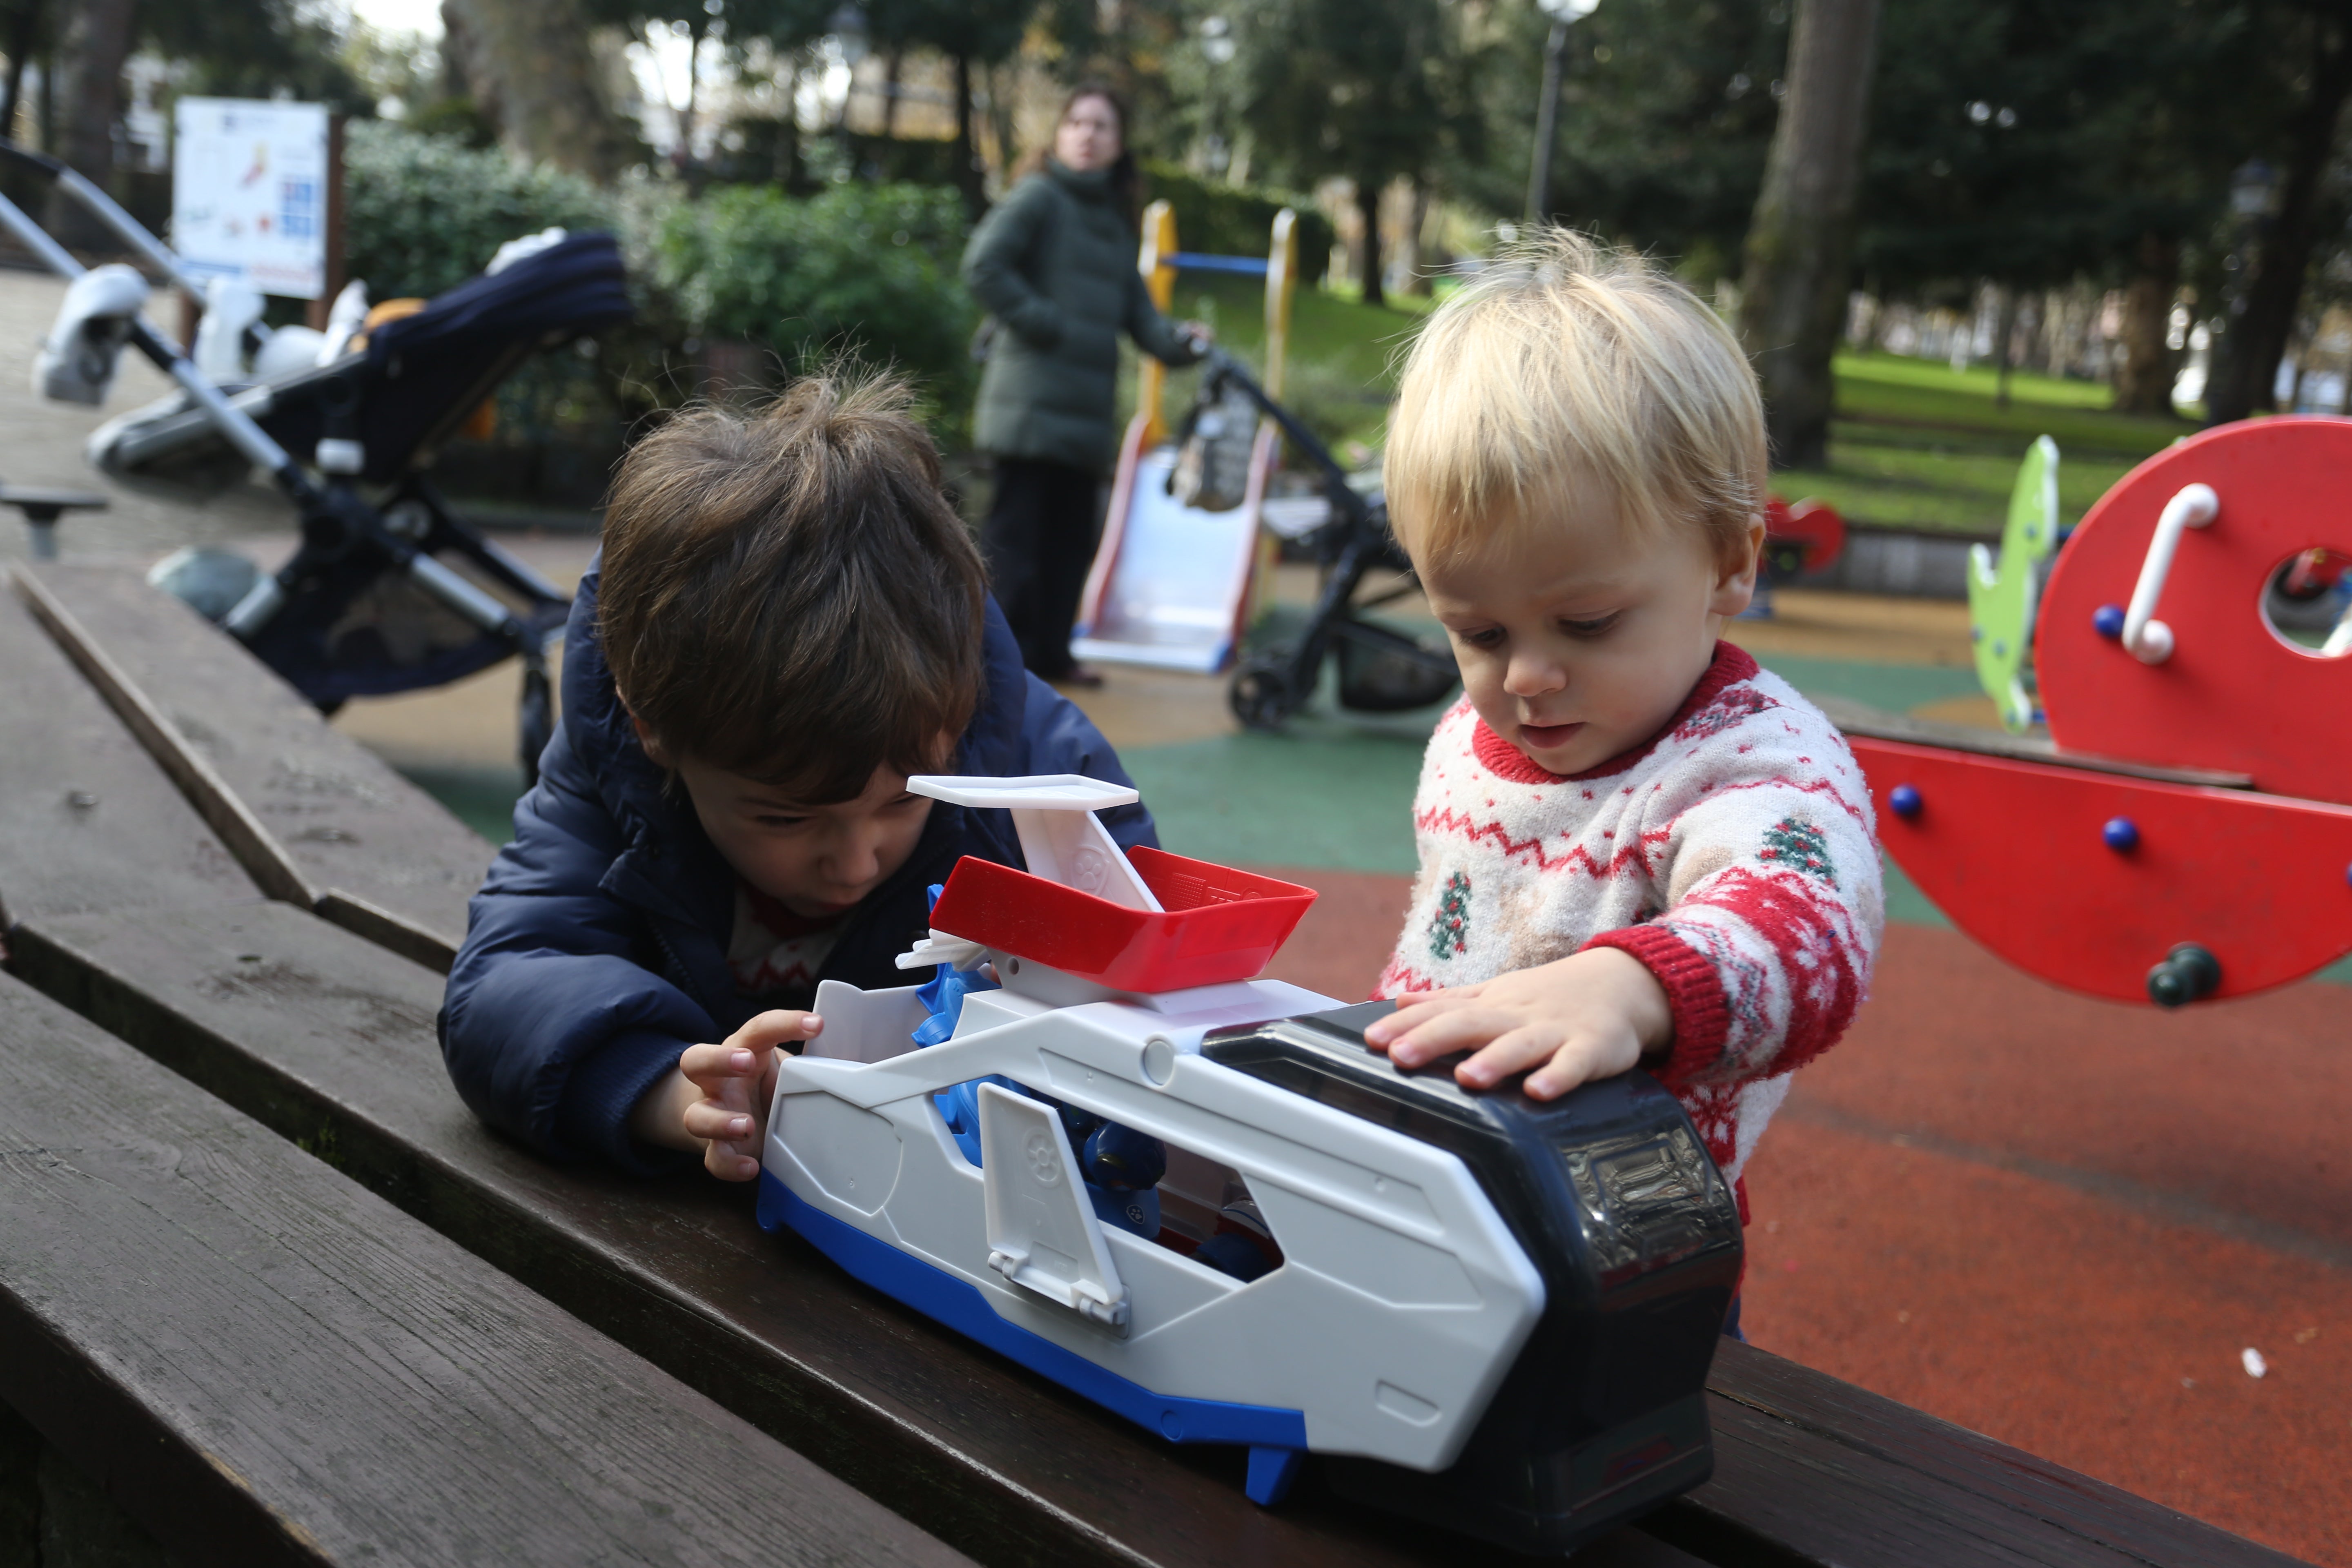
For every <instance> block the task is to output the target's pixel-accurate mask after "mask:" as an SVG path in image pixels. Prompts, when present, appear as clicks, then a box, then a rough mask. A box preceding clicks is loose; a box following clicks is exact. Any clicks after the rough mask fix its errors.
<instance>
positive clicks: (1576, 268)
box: [1385, 228, 1767, 561]
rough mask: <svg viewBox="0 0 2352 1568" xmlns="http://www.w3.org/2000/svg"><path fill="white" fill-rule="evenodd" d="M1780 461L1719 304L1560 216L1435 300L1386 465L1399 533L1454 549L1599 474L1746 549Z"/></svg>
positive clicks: (1512, 523) (1528, 522)
mask: <svg viewBox="0 0 2352 1568" xmlns="http://www.w3.org/2000/svg"><path fill="white" fill-rule="evenodd" d="M1766 471H1767V468H1766V458H1765V443H1764V409H1763V402H1762V399H1761V398H1760V397H1759V396H1758V395H1757V390H1756V376H1755V373H1754V372H1753V371H1751V370H1750V369H1749V368H1748V360H1747V357H1746V356H1745V355H1744V354H1742V353H1740V351H1739V345H1738V342H1736V341H1735V340H1734V339H1733V337H1732V335H1731V333H1730V331H1728V330H1727V328H1726V327H1725V326H1724V324H1723V322H1722V321H1720V320H1719V319H1717V316H1716V314H1715V312H1714V311H1713V310H1709V309H1708V308H1707V307H1706V305H1705V304H1703V303H1702V302H1700V300H1698V298H1697V297H1696V295H1694V294H1692V293H1691V291H1690V290H1689V289H1685V287H1683V285H1682V284H1680V283H1678V282H1676V281H1675V279H1672V278H1670V277H1668V276H1666V275H1665V274H1664V273H1663V272H1661V271H1659V270H1658V269H1657V268H1654V267H1653V266H1651V265H1650V264H1649V263H1648V262H1647V261H1645V260H1643V258H1641V257H1639V256H1636V255H1633V254H1632V253H1630V252H1628V251H1624V250H1621V249H1618V248H1616V247H1612V246H1608V245H1604V244H1602V243H1601V242H1600V241H1598V240H1595V239H1593V238H1591V237H1588V236H1585V235H1581V234H1577V233H1574V232H1572V231H1570V230H1568V229H1561V228H1544V229H1541V230H1538V232H1536V233H1535V234H1534V235H1532V236H1530V237H1528V238H1525V239H1522V240H1519V241H1517V242H1516V243H1514V244H1511V245H1509V246H1507V247H1505V248H1504V249H1503V250H1501V251H1500V252H1499V253H1497V254H1496V257H1495V258H1494V259H1493V260H1492V261H1490V262H1489V263H1488V264H1487V266H1486V269H1485V270H1484V271H1482V272H1481V273H1479V274H1478V275H1477V277H1475V279H1472V280H1471V281H1470V282H1469V283H1468V284H1467V285H1465V287H1464V288H1463V289H1461V290H1460V291H1459V292H1458V293H1456V294H1454V296H1452V297H1451V298H1450V299H1448V300H1446V301H1445V302H1444V304H1442V305H1440V306H1439V307H1438V308H1437V310H1435V311H1433V313H1432V314H1431V316H1430V318H1429V322H1428V324H1427V325H1426V326H1425V327H1423V329H1422V331H1421V334H1420V336H1419V337H1418V338H1417V339H1416V340H1415V341H1414V342H1413V345H1412V352H1411V353H1410V354H1409V355H1408V356H1407V357H1406V360H1405V367H1404V375H1403V380H1402V385H1401V386H1400V388H1399V390H1398V394H1397V405H1396V411H1395V413H1394V415H1393V416H1391V420H1390V423H1389V443H1388V457H1387V461H1386V475H1385V478H1386V484H1387V489H1388V498H1389V509H1390V512H1391V516H1392V517H1394V518H1396V519H1398V520H1399V529H1398V532H1399V535H1400V537H1402V538H1404V539H1406V540H1407V541H1408V542H1410V543H1411V544H1412V545H1413V546H1414V547H1415V548H1416V551H1417V552H1421V553H1424V554H1426V555H1429V556H1434V557H1437V558H1440V559H1444V558H1447V557H1454V556H1460V555H1462V554H1465V553H1467V552H1471V551H1473V550H1474V549H1476V548H1479V547H1481V546H1483V545H1486V544H1487V543H1489V542H1492V541H1493V540H1494V539H1495V537H1496V529H1497V528H1498V527H1499V528H1507V529H1514V530H1516V529H1519V528H1527V527H1533V526H1539V521H1540V519H1541V518H1542V516H1543V514H1545V513H1546V512H1547V511H1548V510H1551V509H1552V508H1553V507H1555V506H1557V505H1558V504H1559V503H1560V502H1562V501H1563V500H1565V499H1566V495H1567V492H1568V491H1569V490H1570V489H1572V488H1573V487H1575V486H1577V485H1578V484H1580V483H1584V484H1592V483H1598V484H1599V485H1600V486H1601V487H1602V488H1603V489H1605V490H1607V491H1609V492H1610V493H1612V495H1613V497H1614V499H1615V500H1616V502H1617V506H1618V510H1619V514H1620V515H1621V516H1622V518H1623V519H1624V520H1625V521H1626V522H1627V523H1628V524H1629V525H1631V526H1633V527H1636V528H1642V529H1645V530H1647V529H1655V528H1659V527H1662V526H1666V525H1670V524H1675V523H1684V524H1691V525H1696V527H1698V528H1699V529H1701V530H1702V531H1705V532H1706V535H1707V537H1708V538H1709V540H1710V541H1711V542H1712V543H1713V545H1714V548H1715V552H1716V555H1717V559H1718V560H1723V561H1737V560H1739V559H1741V558H1742V557H1743V556H1744V555H1745V554H1746V552H1747V547H1748V546H1747V540H1748V522H1749V519H1750V518H1751V517H1753V516H1755V515H1756V514H1758V513H1759V512H1761V511H1762V510H1764V487H1765V475H1766Z"/></svg>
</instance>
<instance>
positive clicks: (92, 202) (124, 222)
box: [0, 142, 205, 300]
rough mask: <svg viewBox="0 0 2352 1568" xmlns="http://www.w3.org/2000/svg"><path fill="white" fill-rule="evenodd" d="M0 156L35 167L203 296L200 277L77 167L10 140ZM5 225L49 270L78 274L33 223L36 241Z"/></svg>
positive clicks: (159, 266)
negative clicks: (63, 264)
mask: <svg viewBox="0 0 2352 1568" xmlns="http://www.w3.org/2000/svg"><path fill="white" fill-rule="evenodd" d="M0 158H6V159H8V160H10V161H11V162H13V163H22V164H24V165H25V166H26V167H27V168H31V169H37V170H39V171H40V172H41V173H43V174H47V175H48V176H49V178H50V179H52V180H54V181H56V182H57V185H58V189H59V190H61V191H63V192H65V194H66V195H68V196H71V197H72V198H73V199H74V200H75V201H77V202H79V203H80V204H81V205H83V206H85V207H88V208H89V211H90V213H91V215H92V216H95V217H96V218H97V219H98V220H99V221H100V223H102V224H104V225H106V226H107V227H108V228H110V229H112V230H113V231H114V234H115V237H117V238H119V239H121V241H122V243H123V244H125V245H127V246H129V247H131V249H133V250H135V251H137V252H138V253H139V254H140V256H141V257H142V258H145V260H146V261H147V263H148V265H149V266H151V267H153V268H156V269H157V270H158V271H161V272H163V273H165V274H166V275H168V276H169V277H170V278H171V279H172V281H173V282H174V283H176V284H178V285H179V286H180V287H181V288H183V289H186V290H187V291H188V292H189V293H190V294H193V295H194V296H195V298H196V299H197V300H203V299H204V297H205V280H204V279H202V278H201V277H199V276H197V275H196V273H195V272H194V271H193V270H191V269H190V268H189V267H188V264H187V263H186V262H184V261H182V260H181V259H180V258H178V257H177V256H175V255H173V253H172V251H171V248H170V247H167V246H165V245H164V244H163V243H162V242H161V241H160V240H158V239H157V238H156V237H154V236H153V235H152V234H149V233H148V232H147V230H146V229H145V228H144V227H142V226H141V225H140V223H139V220H138V219H136V218H134V217H132V216H131V215H130V214H129V213H127V212H124V211H123V210H122V208H121V205H118V204H117V203H116V202H115V199H114V198H113V197H112V196H110V195H107V194H106V193H105V192H104V191H102V190H100V188H99V187H98V186H97V185H95V184H91V183H90V181H89V180H88V179H87V178H85V177H84V176H83V174H82V173H81V171H80V170H79V169H77V168H75V167H74V166H73V165H72V164H70V163H64V162H62V161H61V160H58V159H56V158H52V157H50V156H49V155H48V154H47V153H36V152H34V151H33V150H32V149H31V148H29V147H19V146H17V145H16V143H15V142H0ZM18 216H23V215H22V214H19V215H18ZM9 227H10V228H11V229H14V230H15V231H16V237H18V238H19V239H22V240H24V241H25V243H26V244H27V245H30V246H32V247H33V248H34V249H35V250H37V251H39V252H40V253H41V259H42V260H44V261H46V262H47V263H48V264H49V266H50V267H51V268H53V269H55V270H57V271H58V272H59V273H61V274H62V275H63V276H65V277H67V278H75V277H79V276H80V269H79V267H77V268H76V269H75V270H73V271H67V270H66V269H65V268H63V267H62V266H60V265H59V261H58V258H61V257H66V252H65V248H64V247H62V246H60V245H58V242H57V241H55V240H53V239H51V238H50V237H48V236H47V234H42V233H41V232H40V230H39V228H38V226H35V228H34V231H33V232H34V233H35V234H39V235H40V238H39V239H38V240H37V241H36V240H35V239H34V238H33V237H32V236H31V235H27V234H26V232H25V230H24V229H23V228H21V227H19V226H17V225H16V224H15V223H11V224H10V225H9ZM67 259H71V258H67Z"/></svg>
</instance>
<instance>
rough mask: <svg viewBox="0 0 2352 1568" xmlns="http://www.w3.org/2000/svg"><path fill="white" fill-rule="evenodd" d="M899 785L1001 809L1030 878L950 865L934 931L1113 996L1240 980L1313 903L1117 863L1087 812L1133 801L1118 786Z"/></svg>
mask: <svg viewBox="0 0 2352 1568" xmlns="http://www.w3.org/2000/svg"><path fill="white" fill-rule="evenodd" d="M907 787H908V789H909V790H912V791H913V792H914V793H916V794H917V795H929V796H931V797H932V798H933V799H936V800H944V801H949V802H951V803H953V804H955V805H962V806H966V807H971V808H974V809H982V810H986V809H1001V810H1007V811H1010V812H1011V813H1012V814H1013V828H1014V830H1015V831H1016V832H1018V833H1019V834H1020V836H1021V853H1022V857H1023V858H1024V859H1026V860H1027V861H1028V862H1029V866H1030V869H1029V870H1026V871H1016V870H1014V869H1013V868H1011V867H1009V866H999V865H996V864H994V863H993V862H991V861H987V860H977V859H974V858H971V857H970V856H966V857H965V858H963V859H961V860H960V861H958V862H957V863H956V868H955V870H954V871H953V872H952V873H951V874H950V876H949V878H948V880H947V886H946V887H945V888H944V889H941V891H940V900H939V903H938V904H937V905H936V906H935V907H934V908H933V909H932V910H931V929H932V931H935V932H936V933H938V934H939V935H940V936H945V937H952V938H957V939H959V940H961V941H962V942H971V943H973V944H974V945H976V946H979V947H984V948H989V949H992V950H993V951H994V952H1000V953H1003V954H1006V955H1007V956H1013V957H1019V958H1024V959H1027V960H1029V961H1030V962H1032V963H1042V964H1044V965H1045V966H1046V967H1047V968H1049V969H1058V970H1060V971H1062V972H1063V973H1066V974H1073V975H1076V976H1077V977H1078V978H1080V979H1082V980H1091V981H1093V982H1095V983H1096V984H1099V985H1107V986H1109V987H1111V988H1112V989H1114V990H1118V991H1134V992H1141V993H1144V994H1152V993H1157V992H1162V991H1182V990H1187V989H1190V988H1191V987H1192V986H1196V985H1219V984H1225V983H1226V982H1228V981H1235V980H1248V979H1252V978H1254V977H1255V975H1256V974H1257V973H1259V971H1261V970H1263V969H1264V968H1265V965H1266V962H1267V960H1269V959H1271V958H1272V957H1273V956H1274V955H1275V952H1276V950H1277V949H1279V948H1280V947H1281V946H1282V944H1283V943H1284V942H1286V941H1288V940H1289V937H1290V933H1291V931H1293V930H1295V929H1296V928H1297V924H1298V921H1299V917H1300V916H1302V915H1304V914H1305V913H1306V912H1307V905H1309V904H1311V903H1313V902H1314V901H1315V891H1314V889H1311V888H1302V887H1299V886H1298V885H1297V883H1295V882H1285V881H1280V880H1277V879H1275V878H1272V877H1261V876H1257V875H1255V874H1253V873H1251V872H1248V871H1237V870H1235V869H1234V868H1232V867H1230V866H1218V865H1214V864H1212V863H1211V862H1209V861H1206V860H1188V859H1186V858H1184V857H1183V856H1181V855H1170V854H1167V853H1166V852H1164V851H1162V850H1158V849H1151V848H1144V847H1139V848H1137V849H1136V850H1135V851H1133V853H1132V854H1129V853H1125V852H1122V851H1121V850H1120V848H1119V847H1118V844H1117V842H1116V841H1114V840H1113V839H1112V838H1111V837H1110V835H1109V834H1108V832H1106V831H1105V830H1104V828H1103V826H1102V824H1101V823H1100V822H1098V821H1097V820H1096V819H1095V815H1094V814H1095V813H1096V812H1097V811H1098V810H1102V809H1104V808H1106V807H1109V806H1115V805H1126V804H1128V803H1129V802H1130V801H1133V800H1135V799H1136V798H1137V795H1136V792H1135V791H1134V790H1133V789H1131V788H1129V787H1127V786H1124V785H1119V784H1106V783H1104V782H1103V781H1101V780H1099V779H1090V778H1086V777H1083V776H1082V775H1079V774H1076V773H1056V774H1048V775H1041V776H1037V777H1032V778H1010V779H998V778H977V777H968V778H951V777H945V776H939V775H926V776H919V777H916V778H911V779H908V781H907ZM927 945H928V944H927ZM912 956H913V955H909V957H910V958H911V957H912ZM900 962H901V963H902V964H903V963H907V962H908V960H901V961H900ZM959 962H961V960H959Z"/></svg>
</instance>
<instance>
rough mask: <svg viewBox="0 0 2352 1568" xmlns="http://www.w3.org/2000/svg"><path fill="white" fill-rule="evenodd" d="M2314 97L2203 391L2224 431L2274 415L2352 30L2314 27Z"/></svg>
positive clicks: (2348, 67)
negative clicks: (2234, 423) (2251, 417)
mask: <svg viewBox="0 0 2352 1568" xmlns="http://www.w3.org/2000/svg"><path fill="white" fill-rule="evenodd" d="M2314 26H2315V30H2316V33H2317V36H2316V37H2315V38H2314V39H2313V40H2312V51H2311V53H2312V72H2311V90H2310V93H2309V96H2307V97H2306V98H2305V100H2304V101H2303V103H2302V105H2301V106H2300V107H2299V108H2298V109H2297V110H2295V113H2294V119H2293V120H2291V121H2289V122H2288V127H2289V129H2288V135H2289V143H2288V150H2287V159H2286V184H2285V186H2284V193H2283V195H2282V196H2281V199H2280V202H2279V213H2278V216H2277V217H2276V218H2275V219H2274V220H2273V222H2272V224H2271V226H2270V228H2269V231H2268V232H2267V233H2265V234H2264V235H2263V238H2262V243H2261V245H2260V246H2259V247H2257V248H2256V249H2255V250H2254V251H2253V254H2252V274H2253V275H2252V277H2251V278H2250V279H2247V282H2246V288H2245V292H2244V293H2243V294H2242V295H2240V296H2239V300H2238V301H2237V302H2238V305H2239V306H2240V309H2239V310H2237V311H2236V312H2235V313H2234V314H2233V315H2232V317H2231V319H2230V321H2229V326H2228V329H2227V331H2226V332H2225V333H2224V335H2223V337H2222V340H2221V342H2220V343H2219V344H2217V345H2215V346H2216V347H2217V348H2218V349H2219V350H2220V351H2221V353H2219V355H2218V356H2217V363H2215V366H2214V373H2213V375H2212V377H2211V379H2210V380H2209V381H2208V382H2207V383H2206V386H2205V419H2206V423H2208V424H2209V425H2226V424H2228V423H2230V422H2231V420H2236V419H2243V418H2245V417H2247V416H2249V415H2252V414H2254V413H2257V412H2260V411H2265V410H2269V409H2273V408H2275V407H2276V406H2277V405H2278V398H2277V395H2276V392H2275V388H2276V384H2277V381H2278V367H2279V360H2280V358H2281V357H2282V356H2284V354H2285V353H2286V343H2287V338H2288V336H2289V334H2291V333H2292V332H2293V331H2294V318H2295V313H2296V311H2297V310H2298V309H2299V308H2300V307H2301V304H2302V301H2303V279H2304V274H2305V273H2306V272H2307V271H2309V270H2310V268H2311V252H2312V247H2313V246H2314V244H2315V242H2316V240H2317V238H2318V236H2317V235H2316V234H2315V222H2314V220H2315V216H2316V213H2315V208H2316V207H2317V205H2318V201H2319V194H2320V183H2321V178H2322V176H2323V175H2325V174H2326V171H2327V162H2328V154H2329V152H2330V150H2331V149H2332V148H2333V147H2334V145H2335V142H2336V121H2337V120H2338V119H2340V118H2341V117H2342V115H2343V110H2344V100H2345V97H2346V95H2347V93H2352V27H2347V26H2341V25H2337V26H2330V25H2329V23H2328V22H2327V21H2326V20H2324V19H2323V20H2317V21H2315V23H2314Z"/></svg>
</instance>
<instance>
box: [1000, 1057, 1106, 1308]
mask: <svg viewBox="0 0 2352 1568" xmlns="http://www.w3.org/2000/svg"><path fill="white" fill-rule="evenodd" d="M980 1156H981V1172H982V1174H983V1175H984V1176H985V1177H986V1178H987V1184H988V1266H989V1267H990V1268H993V1269H995V1270H996V1271H997V1272H998V1273H999V1274H1002V1275H1003V1276H1004V1277H1005V1278H1006V1279H1010V1280H1012V1281H1013V1283H1014V1284H1015V1285H1018V1286H1020V1287H1022V1288H1023V1289H1027V1290H1034V1291H1035V1292H1036V1293H1037V1294H1038V1295H1040V1296H1043V1297H1045V1299H1046V1300H1049V1301H1054V1302H1056V1303H1058V1304H1059V1305H1061V1306H1065V1307H1068V1308H1070V1309H1071V1310H1075V1311H1076V1312H1078V1313H1080V1314H1082V1315H1084V1316H1085V1317H1087V1318H1090V1319H1092V1320H1093V1321H1096V1322H1097V1323H1101V1324H1103V1325H1104V1326H1106V1327H1108V1328H1111V1329H1115V1330H1117V1331H1118V1332H1120V1333H1122V1334H1124V1333H1125V1332H1127V1325H1128V1295H1127V1287H1126V1285H1124V1284H1123V1283H1121V1282H1120V1279H1119V1277H1118V1266H1117V1265H1115V1264H1114V1263H1112V1262H1111V1257H1110V1247H1109V1246H1108V1244H1107V1243H1106V1242H1105V1241H1104V1240H1103V1234H1102V1222H1101V1221H1100V1220H1099V1219H1097V1218H1096V1217H1095V1211H1094V1205H1092V1204H1091V1203H1089V1202H1088V1201H1087V1193H1086V1188H1085V1185H1084V1184H1082V1183H1081V1182H1080V1181H1079V1179H1078V1172H1077V1161H1076V1159H1074V1158H1072V1156H1071V1153H1070V1135H1069V1132H1068V1131H1067V1130H1066V1129H1065V1128H1064V1127H1063V1126H1062V1118H1061V1116H1060V1114H1059V1113H1058V1112H1056V1111H1055V1109H1054V1108H1053V1107H1052V1106H1050V1105H1047V1104H1045V1102H1044V1101H1043V1100H1031V1099H1029V1098H1027V1097H1026V1096H1024V1095H1018V1094H1013V1093H1010V1092H1008V1091H1007V1090H1005V1089H1000V1088H998V1087H997V1086H996V1085H995V1084H992V1083H983V1084H982V1085H981V1086H980Z"/></svg>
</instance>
